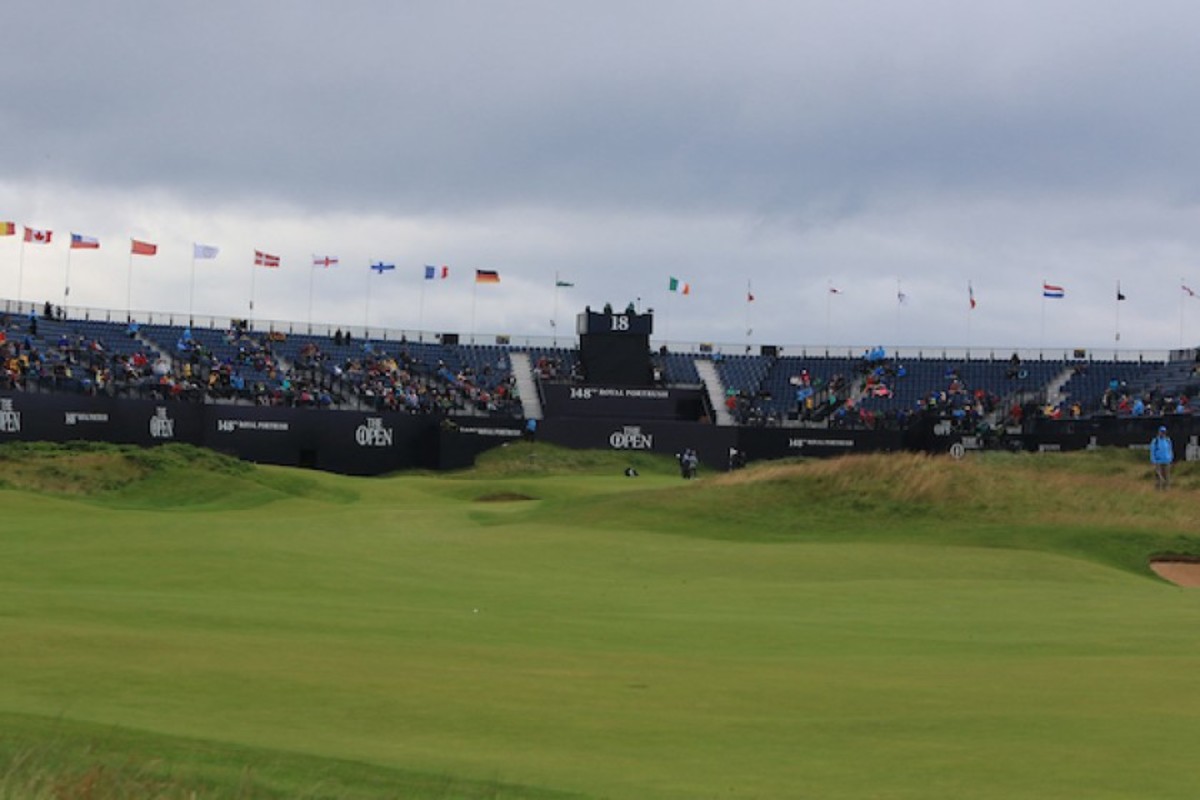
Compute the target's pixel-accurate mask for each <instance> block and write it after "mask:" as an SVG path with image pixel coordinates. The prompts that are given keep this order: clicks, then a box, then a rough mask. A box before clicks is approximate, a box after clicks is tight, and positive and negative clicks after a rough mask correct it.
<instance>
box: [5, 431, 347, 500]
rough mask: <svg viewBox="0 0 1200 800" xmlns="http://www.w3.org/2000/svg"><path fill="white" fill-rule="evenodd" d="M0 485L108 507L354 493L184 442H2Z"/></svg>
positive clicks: (336, 496)
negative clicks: (146, 444)
mask: <svg viewBox="0 0 1200 800" xmlns="http://www.w3.org/2000/svg"><path fill="white" fill-rule="evenodd" d="M0 489H14V490H21V491H27V492H35V493H38V494H45V495H53V496H59V497H69V498H74V499H77V500H83V501H86V502H90V503H93V504H97V505H104V506H108V507H113V508H144V509H154V508H175V507H180V506H185V507H190V508H193V509H200V508H203V507H205V506H212V507H220V508H228V507H231V506H232V507H242V508H249V507H254V506H257V505H261V504H263V503H269V502H272V501H275V500H280V499H284V498H288V497H293V498H294V497H314V498H320V499H323V500H327V501H331V502H350V501H352V500H354V499H355V498H356V497H357V493H356V492H354V491H352V490H349V489H348V488H346V487H345V486H342V487H340V488H336V489H334V488H330V487H329V486H328V485H326V484H323V483H322V482H321V481H319V480H317V479H315V478H314V477H313V476H311V475H306V474H305V473H302V472H298V471H292V470H278V469H270V468H267V469H264V468H259V467H256V466H255V465H253V464H249V463H247V462H244V461H240V460H238V459H236V458H233V457H231V456H227V455H223V454H220V453H217V452H215V451H213V450H207V449H205V448H201V447H194V446H192V445H184V444H165V445H160V446H158V447H153V448H141V447H136V446H133V445H114V444H107V443H103V442H82V441H81V442H68V443H66V444H51V443H40V442H35V443H26V442H13V443H6V444H3V445H0Z"/></svg>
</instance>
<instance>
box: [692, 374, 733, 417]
mask: <svg viewBox="0 0 1200 800" xmlns="http://www.w3.org/2000/svg"><path fill="white" fill-rule="evenodd" d="M693 363H694V364H695V365H696V373H697V374H698V375H699V376H700V382H701V383H703V384H704V390H705V391H706V392H708V401H709V403H710V404H711V405H712V408H713V414H715V415H716V418H717V419H716V421H717V425H718V426H720V427H723V428H728V427H732V426H733V425H736V424H737V422H736V420H734V418H733V414H730V413H729V409H728V408H726V406H725V384H724V383H723V382H722V381H721V376H720V375H719V374H718V373H717V365H716V364H714V363H713V362H712V361H711V360H709V359H707V358H697V359H695V360H694V362H693Z"/></svg>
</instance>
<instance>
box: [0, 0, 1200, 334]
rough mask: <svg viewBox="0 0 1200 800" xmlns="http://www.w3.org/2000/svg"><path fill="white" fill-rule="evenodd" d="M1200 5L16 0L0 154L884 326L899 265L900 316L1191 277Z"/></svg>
mask: <svg viewBox="0 0 1200 800" xmlns="http://www.w3.org/2000/svg"><path fill="white" fill-rule="evenodd" d="M1198 22H1200V7H1195V6H1194V4H1189V3H1183V2H1173V1H1172V2H1156V3H1151V4H1148V5H1141V6H1137V7H1135V6H1133V5H1130V4H1123V3H1115V2H1099V3H1096V2H1082V0H1069V1H1066V2H1039V3H1035V2H1030V1H1028V0H1021V1H1020V2H1009V3H1003V4H1001V3H993V4H977V3H961V2H949V0H921V1H920V2H908V3H889V4H885V3H878V2H866V0H849V2H841V3H836V4H834V3H824V2H800V3H796V2H756V3H733V2H662V3H651V4H647V3H633V2H609V3H604V4H579V3H561V2H548V1H547V2H507V3H495V4H491V3H467V2H399V3H397V2H386V1H385V0H360V1H359V2H347V3H338V4H330V3H317V2H310V1H309V0H299V1H297V2H285V0H269V1H263V2H247V3H241V2H237V3H235V2H211V3H205V4H199V3H160V4H147V3H140V2H138V3H135V2H129V1H128V0H120V1H118V2H109V3H103V4H91V5H89V4H74V3H73V4H67V3H47V4H39V5H36V6H35V5H33V4H29V5H27V6H24V7H21V8H16V9H9V10H8V11H7V12H6V28H7V29H8V30H10V31H13V32H17V33H15V34H14V35H13V36H12V37H10V41H9V42H8V43H7V46H6V47H5V48H4V50H3V51H0V69H2V70H3V73H4V74H5V75H6V83H7V90H6V99H5V104H6V111H5V114H4V115H2V116H0V148H2V149H3V152H5V153H6V154H8V156H9V158H8V163H7V165H6V171H5V172H6V175H5V177H6V179H7V180H9V181H12V182H14V183H15V184H19V185H22V186H37V185H51V184H52V185H54V186H74V187H76V188H79V189H80V190H86V191H87V192H91V193H96V194H97V195H103V193H104V192H105V191H106V190H111V191H112V192H114V193H122V194H123V195H125V196H131V195H133V196H136V194H137V192H139V191H153V192H155V193H156V196H157V195H158V194H161V195H164V196H169V197H171V198H173V199H174V201H176V202H178V203H179V204H181V206H186V207H190V208H192V209H194V213H196V214H200V215H203V214H205V213H216V212H217V211H220V210H226V211H228V210H231V209H232V210H240V211H244V212H245V213H246V214H247V215H248V216H253V215H254V214H255V213H263V210H269V211H270V214H271V215H281V214H282V215H287V214H293V215H295V216H296V217H298V218H303V217H304V216H305V215H311V216H313V217H321V216H325V217H333V216H337V215H344V214H356V213H358V214H367V213H370V214H377V215H381V216H383V217H397V218H413V217H416V218H423V219H428V220H430V224H431V225H433V224H435V223H436V225H437V226H441V227H444V228H445V229H446V230H452V229H453V228H454V224H455V223H454V220H458V224H460V225H462V226H464V228H463V230H466V229H469V228H470V226H471V225H473V224H477V221H478V220H479V219H481V218H483V219H504V220H514V219H516V220H520V222H521V224H520V226H519V227H520V229H521V230H522V231H523V232H524V233H525V234H526V235H527V237H528V238H527V241H528V242H531V243H533V242H536V244H529V245H528V246H527V247H526V249H525V250H522V248H521V245H520V243H512V247H511V248H508V247H507V244H509V243H504V245H503V246H502V245H495V246H496V253H497V254H496V256H495V257H497V258H499V257H503V258H505V259H509V260H510V263H511V262H514V261H515V262H520V263H523V264H526V265H530V268H533V267H534V266H536V267H538V268H541V269H553V268H555V267H556V266H557V267H565V268H570V269H574V270H576V271H578V272H584V273H591V272H594V273H597V274H609V275H611V276H613V277H614V279H619V283H618V284H617V287H620V288H619V289H618V288H613V289H611V290H609V292H608V293H609V294H614V295H615V294H619V293H621V292H624V290H625V287H627V286H632V285H633V284H635V283H636V282H637V281H638V280H640V279H643V276H644V275H645V273H646V270H647V266H646V265H647V263H652V264H653V265H654V268H655V269H661V270H673V271H678V272H681V273H682V272H685V271H691V272H692V273H693V274H695V275H697V276H699V277H701V278H702V282H703V280H705V279H706V280H707V281H708V283H709V285H716V284H720V282H721V281H723V280H727V281H729V282H730V283H731V284H732V285H733V286H735V287H736V285H738V284H739V283H741V282H742V281H744V277H742V275H745V274H748V273H750V272H754V271H757V273H758V274H757V278H758V279H759V280H760V281H762V282H763V284H764V286H768V287H769V286H771V285H772V283H771V282H772V281H775V282H776V285H777V287H778V293H779V296H780V298H781V300H780V303H779V307H778V310H777V312H776V313H777V314H779V315H783V314H786V310H787V309H788V308H789V305H788V303H785V302H784V301H783V298H784V295H785V293H794V294H795V297H794V298H791V299H790V302H792V304H793V305H794V304H795V303H801V304H802V303H804V302H806V295H805V291H804V289H805V288H807V290H808V293H809V294H811V291H812V287H813V286H815V287H817V288H818V289H819V288H820V287H821V286H823V285H824V282H825V281H826V280H827V279H828V277H829V276H836V275H843V274H846V273H848V272H854V273H855V274H857V275H860V276H862V278H863V279H864V280H867V281H877V282H878V285H879V287H881V288H879V290H878V291H879V294H880V296H881V297H883V299H882V300H879V301H878V302H879V303H880V304H881V306H880V308H881V309H882V314H875V315H874V316H875V317H878V316H886V317H888V318H889V322H888V326H891V327H893V328H894V326H895V324H897V323H896V321H895V320H894V319H893V317H894V316H895V315H894V314H893V309H892V308H891V306H890V305H887V303H888V302H889V301H890V300H891V299H892V296H893V295H894V291H893V289H889V288H887V287H888V286H889V285H892V284H894V282H895V281H896V279H897V278H898V277H901V276H903V277H904V279H905V280H906V281H907V282H911V283H912V291H911V294H912V295H913V297H914V302H916V299H917V298H918V297H920V296H922V295H924V296H929V295H930V291H932V288H933V286H935V285H938V282H943V283H944V282H945V281H946V280H948V279H951V278H952V279H953V280H954V281H956V282H957V281H958V278H959V277H960V275H961V274H962V273H963V272H964V271H968V272H973V273H975V275H977V276H979V277H978V279H979V280H982V276H983V275H984V274H992V275H997V274H1002V273H1005V272H1010V271H1012V272H1015V273H1016V275H1019V278H1020V280H1021V281H1023V282H1024V284H1035V283H1036V281H1037V280H1040V275H1041V273H1042V272H1043V271H1048V270H1051V269H1056V268H1058V269H1064V270H1065V269H1067V265H1069V264H1072V263H1074V262H1075V260H1077V259H1080V258H1087V259H1091V263H1090V265H1089V266H1088V268H1089V269H1091V270H1093V272H1095V271H1102V272H1103V271H1106V272H1105V277H1104V282H1105V286H1106V287H1107V283H1108V281H1109V277H1108V276H1109V274H1114V275H1115V273H1117V272H1120V271H1121V270H1124V269H1132V268H1133V263H1134V261H1135V259H1133V258H1132V257H1130V256H1128V255H1127V254H1130V253H1141V254H1145V253H1153V254H1156V255H1155V257H1156V258H1160V259H1161V261H1160V265H1161V266H1159V267H1157V268H1160V269H1161V270H1162V271H1163V273H1164V274H1163V276H1161V277H1160V278H1159V281H1160V283H1166V282H1177V281H1178V278H1177V277H1167V276H1170V275H1171V274H1172V273H1175V272H1179V270H1180V269H1181V268H1182V267H1183V266H1184V264H1185V263H1186V261H1187V259H1188V258H1189V257H1190V254H1191V253H1192V252H1193V249H1194V248H1195V247H1196V246H1197V244H1198V243H1197V242H1196V241H1195V239H1194V238H1193V237H1192V236H1191V234H1190V231H1188V230H1186V229H1184V228H1182V227H1180V225H1179V224H1178V223H1177V220H1178V219H1179V218H1181V217H1182V216H1186V214H1187V213H1188V210H1189V209H1191V208H1192V206H1193V205H1195V203H1196V201H1197V198H1196V190H1195V188H1194V181H1193V180H1192V176H1193V175H1194V174H1196V172H1197V171H1198V169H1200V163H1198V157H1197V155H1196V152H1197V150H1196V147H1195V142H1196V141H1197V140H1200V117H1198V114H1200V112H1197V110H1196V103H1194V102H1193V99H1194V98H1195V97H1196V96H1197V94H1198V93H1200V83H1198V82H1200V78H1198V77H1197V76H1200V69H1197V67H1198V66H1200V64H1198V63H1197V62H1198V61H1200V54H1198V53H1197V51H1196V50H1195V48H1194V44H1193V39H1194V36H1193V33H1192V31H1193V30H1194V29H1195V27H1196V24H1197V23H1198ZM25 194H28V192H25ZM13 196H14V197H20V196H24V195H23V194H22V191H21V190H19V189H18V190H14V194H13ZM539 219H540V220H541V222H540V223H539V222H538V220H539ZM1164 219H1167V220H1170V221H1169V222H1164V221H1163V220H1164ZM637 220H644V221H647V222H648V223H651V224H653V223H657V224H660V225H661V226H662V230H663V231H664V234H663V235H662V236H655V235H654V234H653V232H652V231H651V230H649V229H648V228H647V227H646V225H642V224H638V223H637V222H636V221H637ZM539 224H540V225H541V226H543V227H545V228H547V229H551V228H554V227H555V226H560V227H562V228H564V229H566V230H569V231H570V232H571V236H572V237H573V242H577V243H578V244H579V247H578V249H577V250H576V251H575V252H573V253H572V252H564V250H569V248H564V247H563V246H562V243H561V242H558V241H556V240H555V239H554V237H553V236H552V235H550V234H548V233H546V232H545V231H542V232H539V230H538V227H539ZM439 229H441V228H440V227H439ZM464 236H467V234H464V233H460V234H458V236H457V238H459V239H461V238H463V237H464ZM455 240H456V235H455V234H454V233H447V234H446V235H445V240H444V241H443V242H441V243H440V247H441V248H442V250H443V252H445V251H451V250H452V247H453V245H454V243H455ZM1097 243H1104V245H1105V248H1104V249H1100V250H1097V249H1096V248H1097ZM436 247H437V245H430V249H435V248H436ZM639 253H640V260H639ZM1123 254H1125V255H1123ZM1163 254H1168V255H1163ZM471 256H472V257H480V258H482V257H483V256H482V255H481V254H477V251H471ZM634 262H637V263H634ZM731 262H732V263H735V264H737V266H736V267H735V268H734V269H735V270H736V271H740V273H741V275H739V277H737V278H736V279H729V278H728V276H727V273H728V271H729V269H730V267H729V265H730V263H731ZM614 263H616V264H618V265H619V266H613V264H614ZM747 264H751V265H754V267H753V269H751V268H750V267H747V266H746V265H747ZM1078 269H1079V270H1080V274H1081V275H1084V274H1086V273H1085V272H1084V268H1083V267H1082V266H1081V267H1079V268H1078ZM1142 274H1143V275H1145V274H1146V272H1145V270H1144V269H1143V271H1142ZM924 280H928V281H930V282H931V285H930V290H929V291H926V290H925V289H926V287H924V286H922V284H921V282H922V281H924ZM798 281H807V284H806V285H805V287H801V288H799V289H798V288H796V284H797V282H798ZM984 286H985V287H986V283H985V284H984ZM785 287H787V288H785ZM730 291H731V290H730V289H729V288H728V287H726V288H724V289H723V292H724V293H726V294H728V293H730ZM732 291H733V293H734V294H737V293H739V292H740V289H734V290H732ZM955 291H958V290H957V288H956V289H955ZM1103 291H1104V292H1105V293H1107V288H1105V289H1104V290H1103ZM1163 291H1164V294H1163V297H1164V298H1168V294H1167V293H1166V292H1165V290H1163ZM1097 296H1098V297H1099V296H1100V295H1099V293H1098V295H1097ZM613 299H616V298H613ZM1174 299H1175V298H1174V296H1173V295H1170V296H1169V301H1170V302H1173V301H1174ZM824 300H825V298H824V297H820V298H819V299H818V301H817V302H816V305H815V306H813V307H811V308H808V309H806V311H807V313H808V315H809V318H810V319H811V318H812V316H813V315H816V316H817V317H823V316H824V314H825V312H826V308H825V303H824ZM695 305H696V306H698V307H702V308H703V301H698V302H697V303H696V304H695ZM762 305H763V306H764V307H765V306H769V305H770V304H769V303H767V302H764V303H763V304H762ZM763 313H764V315H766V312H765V311H763ZM712 316H713V310H712V309H711V308H708V309H705V310H704V311H703V312H702V313H701V314H700V315H699V317H698V319H697V322H696V325H697V327H699V326H700V325H701V324H705V323H707V324H712V323H711V320H712ZM734 316H735V317H739V315H734ZM722 324H723V325H724V327H725V329H726V332H727V333H728V334H729V335H733V334H734V333H736V331H737V330H739V329H740V328H742V327H744V321H743V320H741V319H740V317H739V318H735V319H731V320H725V321H724V322H723V323H722ZM766 324H767V323H760V327H763V326H765V325H766ZM1080 324H1081V325H1083V326H1084V329H1085V330H1086V325H1087V323H1086V321H1085V322H1082V323H1080ZM886 327H887V326H885V328H886ZM1029 328H1030V325H1029V324H1028V321H1026V322H1025V323H1024V324H1022V323H1017V328H1016V329H1017V330H1019V331H1020V332H1022V333H1027V332H1028V330H1029ZM1001 329H1002V327H1001V325H1000V323H997V328H996V330H997V335H999V332H1000V330H1001ZM787 332H788V323H787V321H786V320H781V321H779V322H778V323H777V329H776V331H773V333H772V335H774V336H776V337H779V336H784V335H786V334H787ZM802 332H803V331H802ZM808 332H809V333H811V326H810V328H809V330H808ZM892 333H895V331H894V330H893V331H892ZM700 335H701V336H702V334H700ZM932 335H933V334H931V336H932ZM1096 335H1099V334H1096ZM871 338H874V337H871Z"/></svg>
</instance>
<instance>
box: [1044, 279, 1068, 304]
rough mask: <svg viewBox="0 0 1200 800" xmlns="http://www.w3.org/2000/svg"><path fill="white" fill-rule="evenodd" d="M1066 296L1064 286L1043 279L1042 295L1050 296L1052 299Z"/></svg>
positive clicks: (1060, 298)
mask: <svg viewBox="0 0 1200 800" xmlns="http://www.w3.org/2000/svg"><path fill="white" fill-rule="evenodd" d="M1066 296H1067V292H1066V290H1065V289H1063V287H1061V286H1055V285H1054V284H1052V283H1046V282H1045V281H1042V297H1049V298H1050V299H1052V300H1062V299H1063V298H1064V297H1066Z"/></svg>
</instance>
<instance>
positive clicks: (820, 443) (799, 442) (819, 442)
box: [788, 439, 854, 450]
mask: <svg viewBox="0 0 1200 800" xmlns="http://www.w3.org/2000/svg"><path fill="white" fill-rule="evenodd" d="M788 447H791V448H793V449H795V450H802V449H804V448H805V447H854V440H853V439H788Z"/></svg>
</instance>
